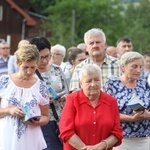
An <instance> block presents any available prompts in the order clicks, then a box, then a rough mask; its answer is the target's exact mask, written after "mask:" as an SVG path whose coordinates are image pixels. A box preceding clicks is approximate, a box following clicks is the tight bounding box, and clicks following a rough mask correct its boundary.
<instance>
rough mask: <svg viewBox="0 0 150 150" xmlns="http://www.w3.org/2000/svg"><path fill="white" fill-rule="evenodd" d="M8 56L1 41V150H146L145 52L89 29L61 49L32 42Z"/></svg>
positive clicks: (149, 143) (148, 94)
mask: <svg viewBox="0 0 150 150" xmlns="http://www.w3.org/2000/svg"><path fill="white" fill-rule="evenodd" d="M10 52H11V50H10V45H9V44H8V43H7V42H4V41H3V42H1V43H0V150H20V149H21V150H33V149H34V150H133V149H136V150H150V52H149V51H147V52H145V53H144V54H143V55H142V54H140V53H139V52H136V50H134V44H133V42H132V40H131V39H129V38H127V37H121V38H119V39H118V41H117V42H116V45H115V46H111V45H108V44H107V41H106V35H105V33H104V31H103V30H101V29H99V28H92V29H90V30H88V31H87V32H85V34H84V42H82V43H79V44H78V45H76V46H70V48H68V49H66V48H65V46H63V45H61V44H59V43H58V44H56V45H51V43H50V41H49V40H48V39H47V38H45V37H41V36H39V37H34V38H32V39H31V40H30V41H28V40H25V39H24V40H21V41H20V42H19V43H18V47H17V50H16V51H15V53H14V55H10ZM66 58H67V61H64V60H65V59H66ZM133 97H136V99H138V100H139V101H140V102H141V104H143V106H142V107H141V108H138V109H133V108H131V107H130V106H129V102H131V101H132V100H133V99H134V98H133ZM24 107H28V108H29V112H26V111H24V110H23V108H24ZM27 115H30V116H31V117H33V118H31V119H29V120H25V119H24V118H25V117H26V116H27Z"/></svg>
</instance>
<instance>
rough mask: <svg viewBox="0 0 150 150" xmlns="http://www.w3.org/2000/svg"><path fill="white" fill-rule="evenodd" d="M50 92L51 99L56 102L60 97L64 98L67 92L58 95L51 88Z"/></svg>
mask: <svg viewBox="0 0 150 150" xmlns="http://www.w3.org/2000/svg"><path fill="white" fill-rule="evenodd" d="M48 91H49V92H50V96H51V98H52V99H54V100H57V99H59V98H60V97H62V96H63V95H65V94H66V92H65V91H62V92H60V93H57V92H56V91H55V90H54V89H53V88H52V87H50V88H49V89H48Z"/></svg>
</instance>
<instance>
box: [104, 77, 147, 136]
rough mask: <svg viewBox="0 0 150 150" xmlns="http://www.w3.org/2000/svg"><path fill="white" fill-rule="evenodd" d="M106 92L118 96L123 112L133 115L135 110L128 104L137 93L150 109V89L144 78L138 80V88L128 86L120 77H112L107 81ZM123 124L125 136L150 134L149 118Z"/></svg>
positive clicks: (120, 108) (121, 111)
mask: <svg viewBox="0 0 150 150" xmlns="http://www.w3.org/2000/svg"><path fill="white" fill-rule="evenodd" d="M105 92H107V93H108V94H110V95H112V96H113V97H115V98H116V100H117V102H118V107H119V111H120V113H121V114H126V115H131V116H132V115H133V110H132V109H131V108H130V107H129V106H127V103H128V102H129V100H130V99H131V97H132V96H133V94H136V95H137V96H138V97H139V99H140V100H142V101H143V102H144V103H145V106H146V108H147V109H148V110H150V91H149V89H147V88H146V83H145V81H144V80H142V79H138V80H137V86H136V88H127V87H126V86H124V85H123V84H122V82H121V81H120V79H119V78H117V77H113V78H110V79H109V80H108V81H107V82H106V86H105ZM121 126H122V127H123V135H124V137H130V138H131V137H147V136H149V135H150V120H148V119H146V120H142V121H137V122H124V123H123V122H122V123H121Z"/></svg>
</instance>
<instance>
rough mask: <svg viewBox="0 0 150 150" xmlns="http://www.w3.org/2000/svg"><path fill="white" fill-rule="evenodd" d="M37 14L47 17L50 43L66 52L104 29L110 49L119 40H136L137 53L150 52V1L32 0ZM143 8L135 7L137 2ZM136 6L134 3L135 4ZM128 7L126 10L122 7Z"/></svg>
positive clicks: (45, 25)
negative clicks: (93, 30) (91, 31)
mask: <svg viewBox="0 0 150 150" xmlns="http://www.w3.org/2000/svg"><path fill="white" fill-rule="evenodd" d="M30 1H31V2H32V3H33V5H34V6H35V7H36V8H37V11H38V12H39V13H41V14H43V15H46V16H48V20H47V21H46V23H45V22H44V24H43V27H44V28H45V29H47V30H48V31H50V32H51V37H50V39H49V40H50V41H51V43H52V44H53V45H54V44H56V43H59V44H62V45H64V46H65V47H66V48H69V47H71V46H76V45H77V44H78V43H80V42H84V41H83V37H84V33H85V32H86V31H87V30H89V29H91V28H101V29H103V30H104V32H105V33H106V37H107V43H108V45H114V46H115V45H116V41H117V40H118V39H119V38H120V37H124V36H126V37H129V38H131V39H132V40H133V44H134V50H135V51H138V52H140V53H144V52H145V51H149V49H150V44H149V43H150V35H149V33H150V13H149V10H150V1H149V0H124V3H122V2H123V0H103V1H102V0H43V1H41V0H30ZM137 1H140V5H136V6H135V2H137ZM132 2H134V3H132ZM126 5H127V6H128V7H127V9H125V8H126V7H123V6H126Z"/></svg>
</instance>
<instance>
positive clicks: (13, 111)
mask: <svg viewBox="0 0 150 150" xmlns="http://www.w3.org/2000/svg"><path fill="white" fill-rule="evenodd" d="M8 115H13V116H18V117H20V118H23V117H24V116H25V114H24V113H23V112H22V110H21V107H19V106H17V107H7V108H0V118H2V117H5V116H8Z"/></svg>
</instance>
